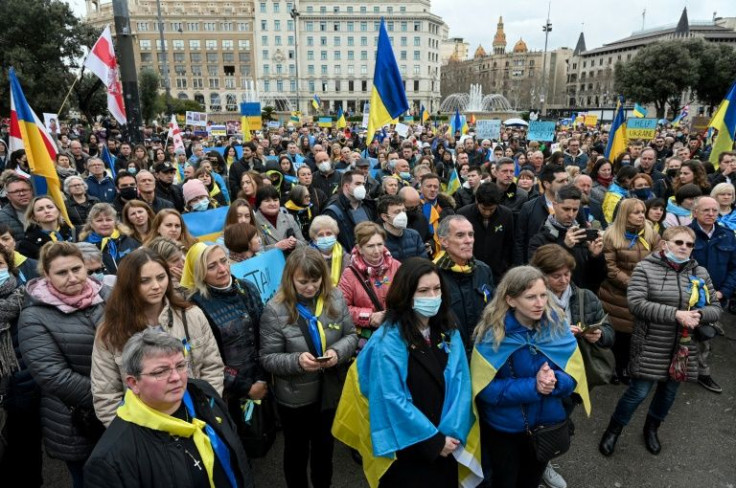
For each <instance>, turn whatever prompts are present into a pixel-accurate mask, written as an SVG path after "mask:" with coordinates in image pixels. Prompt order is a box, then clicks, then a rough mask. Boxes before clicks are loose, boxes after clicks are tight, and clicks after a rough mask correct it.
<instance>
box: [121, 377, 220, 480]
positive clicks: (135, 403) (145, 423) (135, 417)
mask: <svg viewBox="0 0 736 488" xmlns="http://www.w3.org/2000/svg"><path fill="white" fill-rule="evenodd" d="M117 413H118V416H119V417H120V418H121V419H123V420H125V421H126V422H130V423H131V424H135V425H140V426H141V427H145V428H147V429H152V430H158V431H161V432H168V433H169V434H171V435H175V436H179V437H186V438H190V437H192V438H193V439H194V445H195V446H196V447H197V452H199V455H200V456H201V457H202V463H203V464H204V467H205V469H206V470H207V477H208V478H209V480H210V486H211V487H212V488H215V482H214V480H213V478H212V474H213V471H214V469H213V468H214V465H215V453H214V451H213V450H212V444H211V443H210V439H209V437H207V434H206V433H205V432H204V428H205V426H206V425H207V424H206V423H205V422H204V421H202V420H199V419H198V418H193V419H192V422H191V423H189V422H186V421H184V420H181V419H178V418H176V417H172V416H171V415H166V414H165V413H162V412H159V411H158V410H154V409H152V408H151V407H149V406H148V405H146V404H145V403H143V402H142V401H141V400H140V398H138V397H137V396H136V395H135V394H134V393H133V391H132V390H130V389H128V390H127V391H126V392H125V401H124V403H123V404H122V405H121V406H120V407H118V410H117Z"/></svg>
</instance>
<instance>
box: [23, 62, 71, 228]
mask: <svg viewBox="0 0 736 488" xmlns="http://www.w3.org/2000/svg"><path fill="white" fill-rule="evenodd" d="M10 106H11V109H10V110H11V120H12V121H13V123H11V130H17V131H18V132H17V133H16V134H11V135H13V137H14V138H15V139H16V140H18V139H19V140H21V141H22V142H23V148H24V149H25V150H26V157H27V158H28V164H29V166H30V168H31V176H32V178H33V186H34V187H35V190H36V195H49V196H50V197H51V199H52V200H53V201H54V203H56V206H57V207H59V210H60V211H61V215H62V216H63V217H64V220H65V221H66V223H67V224H69V223H70V222H71V221H70V220H69V214H67V211H66V205H65V204H64V195H63V194H62V192H61V184H60V182H59V175H58V174H57V173H56V167H55V166H54V160H55V159H56V144H55V143H54V140H53V139H52V138H51V134H49V132H48V130H47V129H46V126H44V125H43V123H42V122H41V120H40V119H39V118H38V117H37V116H36V114H35V112H34V111H33V110H32V109H31V106H30V105H28V101H27V100H26V96H25V95H24V94H23V89H22V88H21V86H20V83H19V82H18V78H17V77H16V75H15V69H13V68H10Z"/></svg>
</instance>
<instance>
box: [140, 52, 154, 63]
mask: <svg viewBox="0 0 736 488" xmlns="http://www.w3.org/2000/svg"><path fill="white" fill-rule="evenodd" d="M151 61H153V54H151V53H141V63H150V62H151Z"/></svg>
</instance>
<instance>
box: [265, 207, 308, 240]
mask: <svg viewBox="0 0 736 488" xmlns="http://www.w3.org/2000/svg"><path fill="white" fill-rule="evenodd" d="M256 226H257V227H258V228H259V230H260V233H261V237H262V238H263V245H264V246H273V245H275V244H276V243H277V242H279V241H281V240H283V239H286V235H287V233H288V231H289V229H291V231H292V232H293V233H294V234H293V235H294V237H295V238H296V245H297V247H299V246H304V245H306V243H307V242H306V240H305V239H304V235H303V234H302V230H301V229H300V228H299V224H297V223H296V220H294V217H292V216H291V215H289V213H288V212H287V211H286V210H285V209H281V211H280V212H279V214H278V216H277V217H276V227H274V226H273V225H272V224H271V222H269V221H268V219H267V218H266V217H264V215H263V214H262V213H261V211H260V210H258V211H257V212H256Z"/></svg>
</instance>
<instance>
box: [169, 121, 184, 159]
mask: <svg viewBox="0 0 736 488" xmlns="http://www.w3.org/2000/svg"><path fill="white" fill-rule="evenodd" d="M167 138H168V139H171V140H172V141H174V150H175V151H176V150H177V149H182V150H183V149H184V140H183V139H182V138H181V130H179V124H177V123H176V115H174V114H171V122H169V134H168V135H167Z"/></svg>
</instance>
